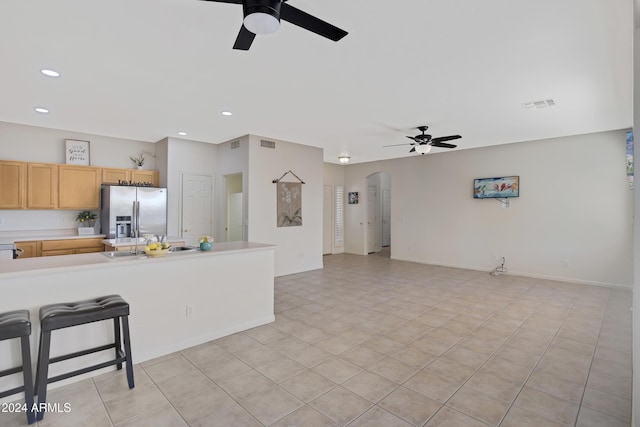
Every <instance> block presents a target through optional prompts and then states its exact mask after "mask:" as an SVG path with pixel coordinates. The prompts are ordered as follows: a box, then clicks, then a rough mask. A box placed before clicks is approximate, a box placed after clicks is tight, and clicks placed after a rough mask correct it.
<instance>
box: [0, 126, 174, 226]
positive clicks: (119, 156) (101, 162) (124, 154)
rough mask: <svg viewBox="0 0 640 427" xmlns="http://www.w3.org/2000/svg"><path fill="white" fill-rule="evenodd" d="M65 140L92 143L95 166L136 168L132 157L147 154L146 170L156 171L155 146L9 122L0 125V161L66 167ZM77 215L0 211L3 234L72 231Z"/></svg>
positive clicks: (36, 211) (141, 142)
mask: <svg viewBox="0 0 640 427" xmlns="http://www.w3.org/2000/svg"><path fill="white" fill-rule="evenodd" d="M65 139H80V140H84V141H89V142H90V146H89V153H90V161H91V165H92V166H103V167H112V168H133V166H134V165H133V163H132V162H131V160H130V159H129V156H131V155H134V154H136V153H139V152H144V153H145V157H146V159H147V160H146V162H145V164H144V169H155V168H156V167H155V166H156V165H155V158H154V155H155V144H153V143H149V142H143V141H136V140H131V139H121V138H111V137H108V136H101V135H92V134H86V133H79V132H72V131H66V130H58V129H49V128H42V127H36V126H27V125H21V124H16V123H7V122H0V159H2V160H17V161H23V162H44V163H65V156H64V146H65V144H64V140H65ZM161 176H162V175H161ZM77 214H78V212H77V211H75V210H73V211H64V210H15V211H12V210H0V218H3V221H2V224H0V232H5V231H19V230H63V229H72V228H75V227H77V224H76V222H75V218H76V215H77Z"/></svg>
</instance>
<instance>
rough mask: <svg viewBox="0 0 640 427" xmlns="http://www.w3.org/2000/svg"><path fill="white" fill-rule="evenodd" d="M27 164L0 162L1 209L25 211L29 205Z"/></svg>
mask: <svg viewBox="0 0 640 427" xmlns="http://www.w3.org/2000/svg"><path fill="white" fill-rule="evenodd" d="M26 182H27V164H26V163H24V162H12V161H5V160H1V161H0V190H1V191H0V209H24V208H25V207H26V205H27V197H26V195H27V187H26Z"/></svg>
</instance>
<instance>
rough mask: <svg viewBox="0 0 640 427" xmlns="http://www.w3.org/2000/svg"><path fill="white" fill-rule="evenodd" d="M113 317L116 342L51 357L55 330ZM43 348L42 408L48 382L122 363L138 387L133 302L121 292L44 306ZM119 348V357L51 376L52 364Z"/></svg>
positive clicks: (40, 352) (39, 390) (39, 368)
mask: <svg viewBox="0 0 640 427" xmlns="http://www.w3.org/2000/svg"><path fill="white" fill-rule="evenodd" d="M109 319H113V333H114V336H115V342H113V343H111V344H107V345H103V346H99V347H94V348H90V349H88V350H82V351H77V352H74V353H69V354H65V355H62V356H57V357H51V358H50V357H49V350H50V348H51V331H54V330H56V329H63V328H68V327H71V326H78V325H84V324H86V323H92V322H99V321H101V320H109ZM121 321H122V335H124V352H123V351H122V343H121V338H120V322H121ZM40 326H41V331H40V348H39V349H38V366H37V370H36V393H37V395H38V407H46V405H44V404H45V403H46V401H47V384H49V383H53V382H56V381H60V380H64V379H67V378H71V377H74V376H76V375H80V374H85V373H87V372H91V371H95V370H97V369H102V368H105V367H107V366H112V365H117V368H118V369H122V362H125V363H126V366H127V381H128V383H129V388H133V387H134V382H133V363H132V361H131V341H130V338H129V304H128V303H127V302H126V301H125V300H124V299H122V297H121V296H120V295H108V296H104V297H99V298H94V299H90V300H85V301H77V302H70V303H61V304H51V305H45V306H42V307H41V308H40ZM110 348H115V359H112V360H110V361H108V362H104V363H99V364H97V365H92V366H88V367H86V368H82V369H77V370H75V371H72V372H68V373H65V374H61V375H58V376H55V377H52V378H48V372H49V364H51V363H56V362H61V361H63V360H69V359H72V358H74V357H79V356H85V355H87V354H91V353H96V352H98V351H104V350H108V349H110ZM37 418H38V421H40V420H42V419H43V418H44V411H39V412H38V417H37Z"/></svg>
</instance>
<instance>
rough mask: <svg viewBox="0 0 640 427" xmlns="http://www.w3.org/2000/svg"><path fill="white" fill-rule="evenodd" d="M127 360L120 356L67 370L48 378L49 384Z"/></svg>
mask: <svg viewBox="0 0 640 427" xmlns="http://www.w3.org/2000/svg"><path fill="white" fill-rule="evenodd" d="M124 361H126V358H125V357H119V358H117V359H113V360H109V361H107V362H103V363H98V364H97V365H92V366H87V367H86V368H82V369H77V370H75V371H71V372H67V373H65V374H61V375H58V376H56V377H51V378H49V379H48V380H47V384H51V383H55V382H56V381H61V380H66V379H67V378H71V377H75V376H76V375H82V374H86V373H87V372H91V371H97V370H98V369H102V368H106V367H108V366H113V365H117V364H118V363H123V362H124Z"/></svg>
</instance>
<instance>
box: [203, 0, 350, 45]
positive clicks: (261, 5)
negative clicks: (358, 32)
mask: <svg viewBox="0 0 640 427" xmlns="http://www.w3.org/2000/svg"><path fill="white" fill-rule="evenodd" d="M205 1H215V2H218V3H235V4H241V5H242V9H243V12H244V20H243V22H242V26H241V27H240V32H239V33H238V37H237V38H236V42H235V44H234V45H233V48H234V49H238V50H249V48H250V47H251V43H253V39H254V38H255V37H256V34H271V33H274V32H276V31H277V30H278V28H279V27H280V19H284V20H285V21H287V22H290V23H292V24H294V25H297V26H298V27H301V28H304V29H305V30H309V31H311V32H313V33H316V34H318V35H321V36H322V37H326V38H328V39H331V40H333V41H336V42H337V41H338V40H340V39H341V38H343V37H344V36H346V35H347V34H348V33H347V32H346V31H344V30H342V29H340V28H338V27H336V26H334V25H331V24H329V23H328V22H325V21H323V20H322V19H319V18H316V17H315V16H312V15H309V14H308V13H306V12H303V11H301V10H300V9H296V8H295V7H293V6H289V4H288V3H285V2H286V1H287V0H205Z"/></svg>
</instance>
